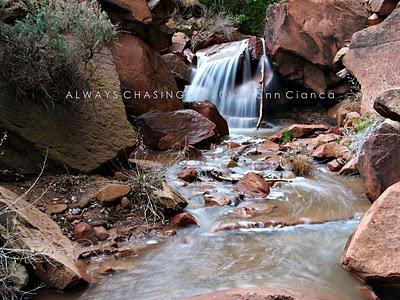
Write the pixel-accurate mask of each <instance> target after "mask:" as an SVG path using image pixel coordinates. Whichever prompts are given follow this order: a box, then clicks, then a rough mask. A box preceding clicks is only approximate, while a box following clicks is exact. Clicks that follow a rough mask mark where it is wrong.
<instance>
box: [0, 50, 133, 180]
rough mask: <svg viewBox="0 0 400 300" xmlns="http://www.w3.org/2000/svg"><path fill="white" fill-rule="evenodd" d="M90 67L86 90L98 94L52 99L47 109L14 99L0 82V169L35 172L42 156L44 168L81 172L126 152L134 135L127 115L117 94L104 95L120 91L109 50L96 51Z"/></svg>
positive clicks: (131, 145) (41, 161)
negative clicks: (1, 136) (0, 138)
mask: <svg viewBox="0 0 400 300" xmlns="http://www.w3.org/2000/svg"><path fill="white" fill-rule="evenodd" d="M93 70H96V72H94V74H92V76H91V78H92V80H91V82H90V83H89V84H90V89H89V90H90V91H96V92H97V91H99V93H102V95H103V97H102V98H98V97H97V98H95V96H94V94H95V93H93V94H92V98H90V99H85V100H71V103H69V105H64V104H57V103H53V104H54V107H53V108H52V109H51V110H52V111H51V113H49V110H48V109H49V108H48V107H46V106H45V105H43V104H42V103H37V102H35V101H26V102H25V101H15V95H14V93H13V92H12V90H11V89H10V88H9V87H8V86H7V85H6V82H5V81H4V80H2V81H0V100H1V101H0V128H2V129H6V130H7V134H8V139H7V141H6V142H5V143H3V145H2V152H3V155H1V156H0V169H7V170H14V171H16V172H17V173H19V174H38V173H39V172H40V170H41V166H42V165H43V162H44V161H45V157H47V161H46V168H45V171H46V172H48V173H50V172H51V173H65V172H69V173H86V172H93V171H95V170H97V169H99V168H100V167H101V166H105V165H106V164H107V163H109V162H110V161H113V160H115V159H121V160H124V159H125V158H126V155H128V156H129V153H130V152H131V151H132V149H133V147H134V145H135V144H136V134H135V131H134V129H133V128H132V126H131V125H130V124H129V122H128V120H127V118H126V113H125V108H124V104H123V102H122V99H121V97H120V96H117V97H109V98H107V97H106V96H104V93H105V92H109V91H116V92H117V93H118V95H119V91H120V83H119V80H118V76H117V73H116V71H115V66H114V64H113V62H112V57H111V54H110V52H109V51H108V49H104V51H103V52H102V53H100V54H98V55H96V56H95V58H94V64H93ZM74 93H75V92H74ZM78 94H79V93H78ZM78 96H80V97H82V95H78ZM72 97H75V95H72ZM94 103H95V104H96V109H93V104H94ZM27 111H29V115H27V114H26V112H27ZM110 120H113V121H112V122H110ZM105 145H107V146H105ZM21 149H23V151H21ZM27 153H29V155H27Z"/></svg>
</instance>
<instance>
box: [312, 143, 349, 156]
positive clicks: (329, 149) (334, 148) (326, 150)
mask: <svg viewBox="0 0 400 300" xmlns="http://www.w3.org/2000/svg"><path fill="white" fill-rule="evenodd" d="M348 152H349V151H348V149H347V148H346V147H345V146H343V145H340V144H338V143H336V142H330V143H327V144H323V145H321V146H319V147H317V148H316V149H315V150H314V152H313V154H312V155H313V156H314V157H315V158H319V159H322V158H343V157H345V155H346V154H347V153H348Z"/></svg>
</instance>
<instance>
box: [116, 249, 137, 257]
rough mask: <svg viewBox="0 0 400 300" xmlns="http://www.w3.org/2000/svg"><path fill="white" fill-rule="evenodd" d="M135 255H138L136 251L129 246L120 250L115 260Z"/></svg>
mask: <svg viewBox="0 0 400 300" xmlns="http://www.w3.org/2000/svg"><path fill="white" fill-rule="evenodd" d="M134 255H136V252H135V250H134V249H132V248H130V247H128V246H125V247H121V248H119V249H118V252H117V253H115V254H114V256H115V258H117V259H119V258H124V257H128V256H134Z"/></svg>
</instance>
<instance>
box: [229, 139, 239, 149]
mask: <svg viewBox="0 0 400 300" xmlns="http://www.w3.org/2000/svg"><path fill="white" fill-rule="evenodd" d="M226 147H227V148H228V149H236V148H239V147H240V144H238V143H235V142H232V141H229V142H227V143H226Z"/></svg>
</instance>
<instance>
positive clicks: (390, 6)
mask: <svg viewBox="0 0 400 300" xmlns="http://www.w3.org/2000/svg"><path fill="white" fill-rule="evenodd" d="M398 2H399V1H398V0H371V1H369V4H370V7H371V11H372V12H374V13H376V14H378V15H380V16H388V15H390V14H391V12H392V11H394V10H395V9H396V5H397V4H398Z"/></svg>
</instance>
